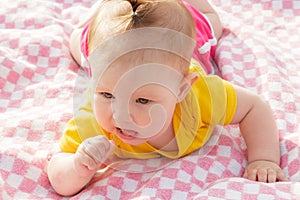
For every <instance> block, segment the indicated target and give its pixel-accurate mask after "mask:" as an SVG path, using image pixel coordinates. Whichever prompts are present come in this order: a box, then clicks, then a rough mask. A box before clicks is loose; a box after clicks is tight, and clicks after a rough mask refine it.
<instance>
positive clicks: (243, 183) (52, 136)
mask: <svg viewBox="0 0 300 200" xmlns="http://www.w3.org/2000/svg"><path fill="white" fill-rule="evenodd" d="M211 2H212V4H213V5H214V6H215V8H216V9H217V11H218V12H219V13H220V16H221V19H222V21H223V24H224V26H225V30H224V34H223V37H222V38H221V40H220V42H219V46H218V49H217V55H216V61H217V64H218V65H219V68H220V72H221V74H222V76H223V77H224V78H225V79H227V80H229V81H231V82H233V83H235V84H238V85H241V86H244V87H246V88H249V89H250V90H253V91H255V92H257V93H259V94H261V96H262V97H263V98H264V99H265V100H267V101H268V103H269V104H270V106H271V107H272V109H273V110H274V116H275V118H276V123H277V125H278V128H279V134H280V140H281V153H282V156H281V162H282V168H283V170H284V172H285V173H286V174H287V176H288V177H289V179H290V182H279V183H274V184H265V183H258V182H251V181H248V180H245V179H242V178H240V177H241V175H242V174H243V171H244V167H245V166H246V163H247V161H246V157H245V155H246V153H245V152H246V147H245V144H244V141H243V140H242V138H241V136H240V132H239V130H238V128H237V127H234V126H230V127H226V128H225V129H222V132H221V134H215V135H214V137H213V138H212V140H211V141H210V142H209V143H208V144H207V145H206V147H205V148H204V150H200V151H197V152H194V153H192V154H191V155H189V156H186V157H185V158H182V159H179V160H176V161H173V162H171V163H169V164H168V165H166V166H165V167H164V168H161V169H159V170H156V171H152V172H148V173H129V172H125V171H124V170H121V171H120V170H114V169H109V170H108V171H107V174H106V175H105V176H104V177H103V176H96V177H95V178H94V179H93V180H92V182H91V184H89V185H88V186H87V187H86V188H85V189H84V190H83V191H82V192H80V193H79V194H77V195H75V196H73V197H71V199H300V182H299V181H300V174H299V166H300V165H299V159H300V138H299V135H300V127H299V124H300V114H299V113H300V83H299V78H300V1H290V0H281V1H278V0H252V1H250V0H212V1H211ZM91 3H92V2H91V1H89V0H42V1H26V0H2V1H1V8H0V96H1V99H0V113H1V114H0V199H20V198H21V199H61V198H62V197H60V196H59V195H57V194H56V193H55V192H54V191H53V189H52V188H51V186H50V184H49V181H48V179H47V174H46V170H45V168H46V164H47V157H48V155H49V153H51V152H52V151H53V150H55V144H56V143H57V142H58V140H59V138H60V136H61V134H62V131H63V128H64V126H65V124H66V122H67V121H68V120H69V119H70V118H71V117H72V114H73V110H74V108H75V107H76V105H77V103H78V102H77V98H74V93H75V94H77V96H79V95H78V94H80V90H81V89H83V88H84V85H85V82H86V75H85V73H84V71H83V70H82V69H80V68H79V67H78V66H77V65H76V64H75V62H74V61H73V60H72V58H71V57H70V54H69V51H68V38H69V36H70V33H71V31H72V28H73V24H76V23H77V22H78V21H79V20H80V19H81V18H82V16H83V15H84V14H85V13H88V9H87V7H89V6H90V5H91ZM75 85H76V88H75ZM74 88H75V89H76V90H74ZM78 91H79V92H78ZM79 97H80V96H79ZM79 99H80V98H79ZM76 102H77V103H76ZM218 133H219V132H218ZM266 140H267V138H266ZM133 165H134V166H133ZM139 165H140V166H139ZM151 165H153V163H151V162H144V163H143V162H141V163H133V164H132V166H131V165H130V164H129V165H126V167H128V168H131V167H135V168H138V167H140V168H141V169H145V168H147V167H152V166H151Z"/></svg>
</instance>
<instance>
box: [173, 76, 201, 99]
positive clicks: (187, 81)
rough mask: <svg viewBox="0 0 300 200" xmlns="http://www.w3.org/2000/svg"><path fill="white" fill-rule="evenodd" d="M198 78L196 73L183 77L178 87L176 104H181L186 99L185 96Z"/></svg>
mask: <svg viewBox="0 0 300 200" xmlns="http://www.w3.org/2000/svg"><path fill="white" fill-rule="evenodd" d="M198 78H199V75H198V73H197V72H192V73H189V74H187V75H185V77H184V79H182V82H181V84H180V86H179V91H178V94H177V99H178V102H181V101H182V100H183V99H184V98H185V97H186V95H187V94H188V93H189V91H190V90H191V88H192V85H193V84H194V83H195V82H196V81H197V80H198Z"/></svg>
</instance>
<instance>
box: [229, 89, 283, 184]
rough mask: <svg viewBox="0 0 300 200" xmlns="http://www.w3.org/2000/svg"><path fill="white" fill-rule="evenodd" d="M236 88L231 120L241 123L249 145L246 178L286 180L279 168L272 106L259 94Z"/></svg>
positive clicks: (272, 180) (276, 132) (278, 153)
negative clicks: (235, 108) (235, 99)
mask: <svg viewBox="0 0 300 200" xmlns="http://www.w3.org/2000/svg"><path fill="white" fill-rule="evenodd" d="M235 88H236V93H237V110H236V113H235V116H234V119H233V121H232V122H231V123H239V126H240V129H241V132H242V135H243V137H244V139H245V142H246V145H247V151H248V163H249V164H248V166H247V168H246V170H245V173H244V177H245V178H248V179H250V180H254V181H261V182H275V181H276V180H278V181H285V180H287V178H286V177H285V175H284V174H283V172H282V170H281V169H280V167H279V165H280V146H279V139H278V131H277V127H276V123H275V120H274V119H273V115H272V111H271V109H270V107H269V106H268V105H267V104H266V103H265V102H264V101H262V100H261V98H260V97H259V96H258V95H256V94H254V93H251V92H250V91H247V90H246V89H243V88H241V87H238V86H235Z"/></svg>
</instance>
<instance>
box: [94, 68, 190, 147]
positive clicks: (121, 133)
mask: <svg viewBox="0 0 300 200" xmlns="http://www.w3.org/2000/svg"><path fill="white" fill-rule="evenodd" d="M183 79H184V76H183V75H182V74H181V73H180V72H179V71H178V70H176V69H174V68H172V67H169V66H167V65H162V64H157V63H156V64H155V63H148V64H142V65H138V66H134V65H130V64H128V63H127V64H125V65H124V64H121V63H116V64H114V65H112V66H110V67H108V68H107V70H106V71H105V72H104V73H103V75H102V76H101V77H99V79H98V82H97V84H96V85H95V90H94V102H93V103H94V113H95V116H96V119H97V121H98V123H99V124H100V125H101V126H102V127H103V128H104V129H105V130H106V131H108V132H111V133H114V134H116V135H117V137H119V138H120V139H121V140H123V141H124V142H125V143H128V144H131V145H138V144H141V143H144V142H147V141H150V140H151V139H153V138H154V137H155V138H157V136H159V135H163V134H164V133H165V132H166V131H167V130H170V128H172V118H173V113H174V109H175V105H176V103H177V102H178V100H177V93H178V92H179V89H180V84H181V82H182V80H183Z"/></svg>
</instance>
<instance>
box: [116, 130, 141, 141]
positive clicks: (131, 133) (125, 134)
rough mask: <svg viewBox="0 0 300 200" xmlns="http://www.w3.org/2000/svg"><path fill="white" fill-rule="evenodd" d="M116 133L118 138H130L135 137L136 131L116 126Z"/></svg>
mask: <svg viewBox="0 0 300 200" xmlns="http://www.w3.org/2000/svg"><path fill="white" fill-rule="evenodd" d="M117 134H118V136H119V137H120V139H125V140H132V139H135V138H136V135H137V132H136V131H133V130H128V129H121V128H117Z"/></svg>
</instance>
